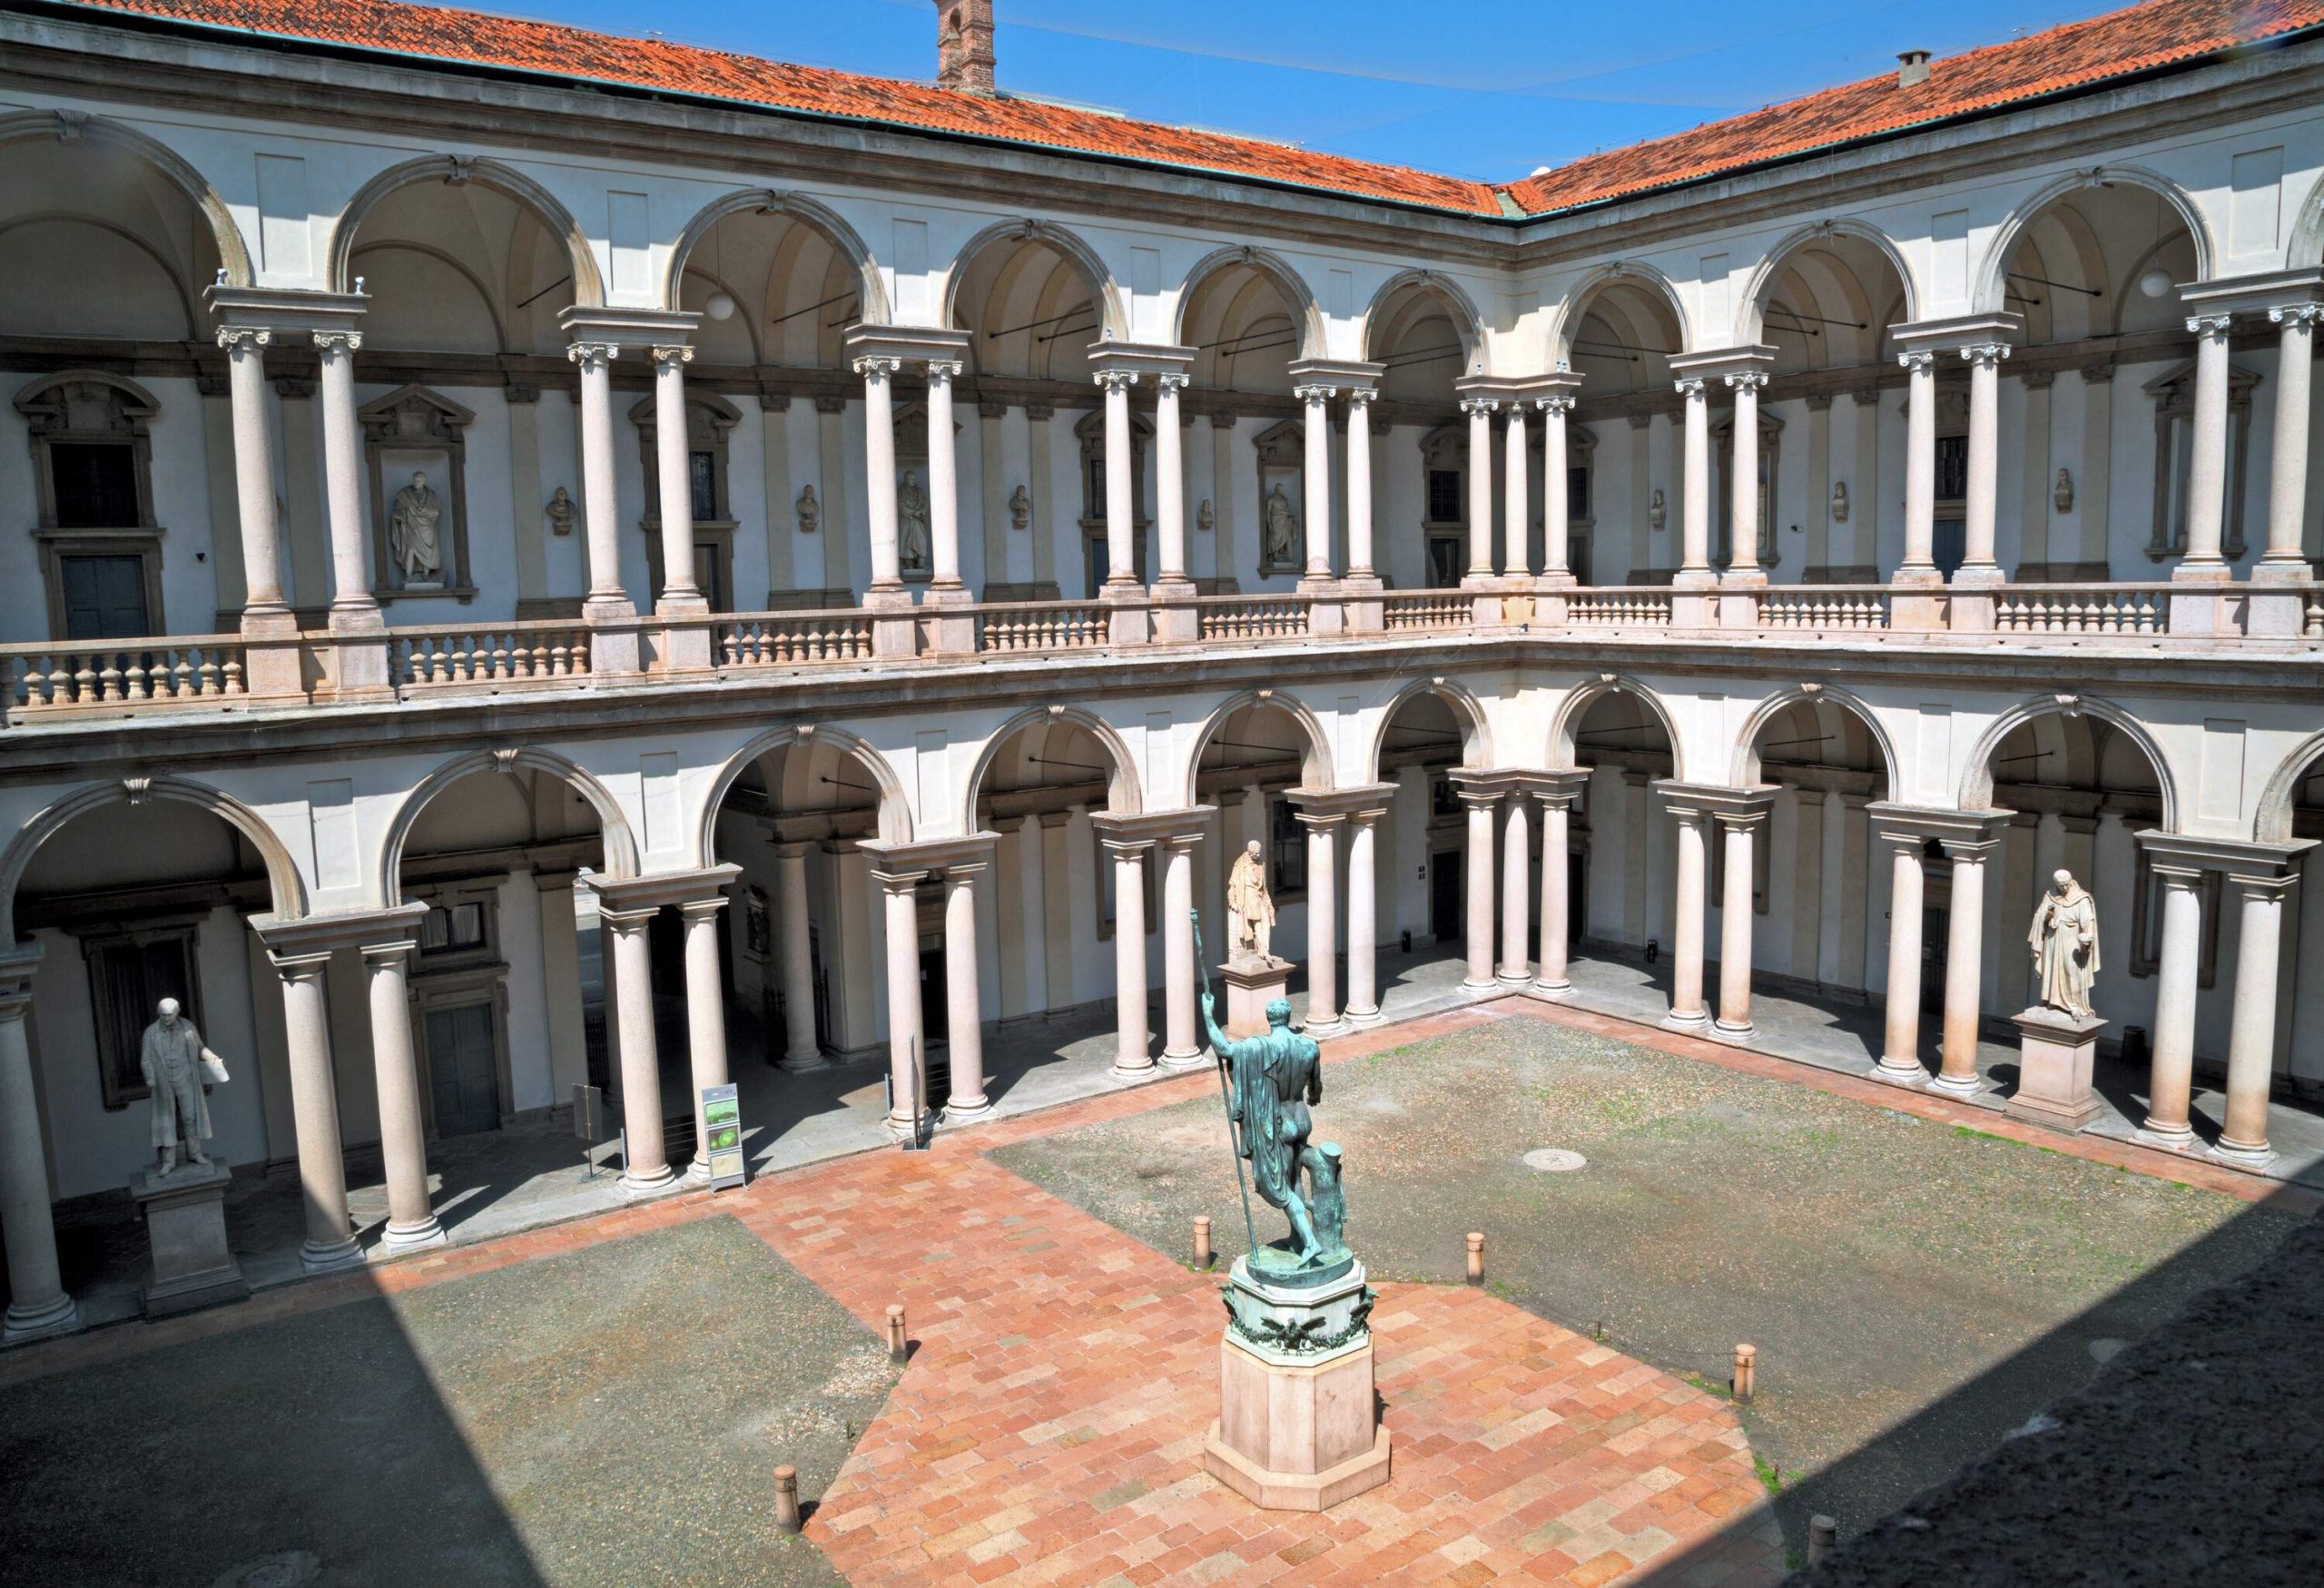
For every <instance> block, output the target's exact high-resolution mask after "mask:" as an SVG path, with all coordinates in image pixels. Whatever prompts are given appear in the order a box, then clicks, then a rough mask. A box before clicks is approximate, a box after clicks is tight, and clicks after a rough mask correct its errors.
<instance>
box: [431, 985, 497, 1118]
mask: <svg viewBox="0 0 2324 1588" xmlns="http://www.w3.org/2000/svg"><path fill="white" fill-rule="evenodd" d="M428 1081H429V1086H430V1089H431V1090H432V1091H433V1094H434V1098H435V1103H436V1134H437V1135H438V1136H471V1135H474V1134H475V1133H476V1132H477V1131H479V1130H497V1129H500V1066H499V1063H498V1061H497V1059H496V1058H495V1056H494V1054H493V1050H492V1009H491V1006H490V1005H488V1004H482V1003H470V1004H464V1005H462V1006H461V1007H459V1008H458V1009H431V1010H429V1011H428Z"/></svg>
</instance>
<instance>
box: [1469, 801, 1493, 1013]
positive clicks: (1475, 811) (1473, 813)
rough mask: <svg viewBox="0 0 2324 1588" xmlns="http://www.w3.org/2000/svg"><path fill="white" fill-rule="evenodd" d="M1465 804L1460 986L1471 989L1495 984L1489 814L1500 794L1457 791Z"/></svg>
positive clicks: (1490, 820) (1490, 824)
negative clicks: (1464, 952) (1465, 960)
mask: <svg viewBox="0 0 2324 1588" xmlns="http://www.w3.org/2000/svg"><path fill="white" fill-rule="evenodd" d="M1461 803H1462V804H1464V805H1466V806H1468V807H1469V836H1468V843H1466V845H1465V846H1464V853H1462V861H1463V862H1464V869H1465V870H1466V871H1467V873H1468V895H1469V896H1468V898H1467V900H1466V901H1465V903H1466V906H1467V914H1468V925H1469V930H1468V933H1467V937H1468V942H1467V949H1468V957H1469V965H1468V974H1466V975H1464V976H1463V977H1462V978H1461V985H1462V987H1464V988H1467V989H1468V990H1470V991H1483V990H1484V989H1487V988H1491V987H1495V986H1498V985H1499V983H1498V982H1496V981H1494V980H1493V966H1492V916H1493V909H1492V889H1493V873H1492V813H1493V807H1494V806H1495V805H1496V804H1500V803H1501V795H1500V794H1497V793H1495V792H1493V791H1492V790H1490V789H1468V788H1464V789H1462V791H1461Z"/></svg>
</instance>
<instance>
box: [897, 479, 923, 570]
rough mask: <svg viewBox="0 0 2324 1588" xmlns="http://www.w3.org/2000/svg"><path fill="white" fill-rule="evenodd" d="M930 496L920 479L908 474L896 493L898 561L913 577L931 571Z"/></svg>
mask: <svg viewBox="0 0 2324 1588" xmlns="http://www.w3.org/2000/svg"><path fill="white" fill-rule="evenodd" d="M928 546H929V541H928V493H927V492H926V491H924V490H922V489H921V486H920V476H919V475H918V474H916V473H911V472H907V473H906V474H905V475H904V483H903V487H902V488H901V489H900V490H898V491H897V492H896V561H897V563H898V564H899V565H900V566H901V567H905V568H908V569H910V570H911V571H912V572H914V573H925V572H926V571H927V569H928Z"/></svg>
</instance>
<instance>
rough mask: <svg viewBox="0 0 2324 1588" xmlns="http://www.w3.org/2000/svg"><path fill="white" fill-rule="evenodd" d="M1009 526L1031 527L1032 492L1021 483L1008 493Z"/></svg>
mask: <svg viewBox="0 0 2324 1588" xmlns="http://www.w3.org/2000/svg"><path fill="white" fill-rule="evenodd" d="M1032 527H1033V493H1032V492H1031V491H1029V490H1027V489H1026V488H1024V487H1023V486H1021V485H1020V486H1019V487H1018V488H1016V489H1015V490H1013V491H1010V492H1009V528H1012V529H1029V528H1032Z"/></svg>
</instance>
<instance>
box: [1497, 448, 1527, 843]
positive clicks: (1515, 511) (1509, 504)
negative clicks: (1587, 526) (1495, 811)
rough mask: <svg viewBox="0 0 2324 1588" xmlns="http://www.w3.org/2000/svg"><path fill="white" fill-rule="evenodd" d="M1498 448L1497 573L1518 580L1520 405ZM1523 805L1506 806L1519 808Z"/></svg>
mask: <svg viewBox="0 0 2324 1588" xmlns="http://www.w3.org/2000/svg"><path fill="white" fill-rule="evenodd" d="M1502 448H1503V451H1502V465H1501V487H1502V508H1501V516H1502V530H1501V571H1502V573H1503V574H1504V575H1506V576H1508V577H1511V578H1519V577H1524V576H1526V575H1528V574H1531V572H1532V571H1533V567H1532V554H1531V550H1530V549H1529V548H1528V547H1527V545H1526V542H1527V541H1528V540H1530V539H1531V530H1532V522H1533V505H1532V503H1531V500H1530V499H1529V498H1528V485H1527V478H1526V477H1527V476H1528V475H1529V474H1530V473H1531V471H1532V468H1533V444H1532V442H1531V440H1530V439H1528V437H1527V435H1526V429H1525V405H1524V404H1523V403H1522V402H1512V403H1511V404H1510V405H1509V429H1508V431H1507V433H1506V434H1505V435H1504V436H1503V438H1502ZM1524 803H1525V802H1524V801H1522V800H1512V801H1511V802H1510V804H1512V805H1516V806H1520V807H1521V806H1523V804H1524Z"/></svg>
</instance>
